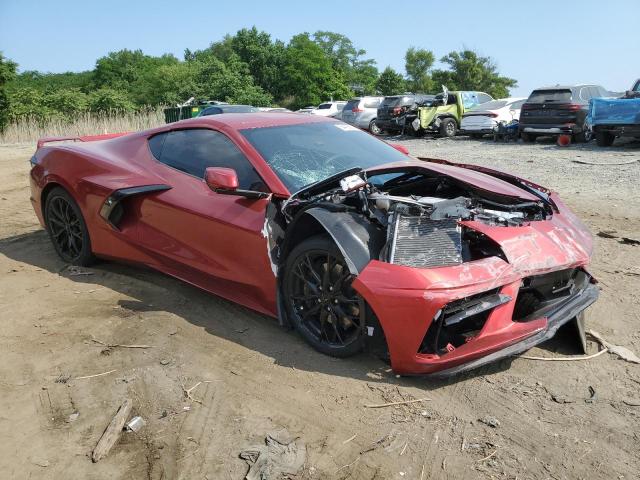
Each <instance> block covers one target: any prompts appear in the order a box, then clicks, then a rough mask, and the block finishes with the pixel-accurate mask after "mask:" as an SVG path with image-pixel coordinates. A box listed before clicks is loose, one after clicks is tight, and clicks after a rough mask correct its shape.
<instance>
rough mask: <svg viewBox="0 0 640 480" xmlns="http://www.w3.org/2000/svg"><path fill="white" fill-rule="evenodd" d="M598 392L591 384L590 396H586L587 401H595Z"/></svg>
mask: <svg viewBox="0 0 640 480" xmlns="http://www.w3.org/2000/svg"><path fill="white" fill-rule="evenodd" d="M596 398H597V394H596V389H595V388H593V387H592V386H591V385H589V398H585V400H584V401H585V403H593V402H595V401H596Z"/></svg>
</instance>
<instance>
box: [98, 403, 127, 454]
mask: <svg viewBox="0 0 640 480" xmlns="http://www.w3.org/2000/svg"><path fill="white" fill-rule="evenodd" d="M132 407H133V403H132V402H131V400H130V399H128V398H127V399H126V400H125V401H124V402H123V403H122V405H120V408H118V411H117V412H116V414H115V416H114V417H113V418H112V419H111V422H110V423H109V425H108V426H107V428H106V429H105V431H104V433H103V434H102V437H100V440H98V444H97V445H96V448H95V449H94V450H93V454H92V455H91V460H92V461H93V463H96V462H99V461H100V460H102V459H103V458H104V457H106V456H107V455H108V454H109V451H111V448H112V447H113V446H114V445H115V444H116V442H117V441H118V438H120V434H121V433H122V427H124V423H125V422H126V421H127V418H129V414H130V413H131V408H132Z"/></svg>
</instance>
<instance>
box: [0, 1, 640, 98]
mask: <svg viewBox="0 0 640 480" xmlns="http://www.w3.org/2000/svg"><path fill="white" fill-rule="evenodd" d="M253 25H255V26H256V27H257V28H258V29H261V30H265V31H267V32H269V33H270V34H271V35H272V37H273V38H277V39H280V40H283V41H285V42H286V41H288V40H289V39H290V38H291V36H292V35H295V34H296V33H300V32H304V31H307V32H311V33H313V32H315V31H316V30H331V31H335V32H339V33H342V34H345V35H347V36H348V37H349V38H351V40H352V41H353V42H354V44H355V45H356V46H357V47H359V48H364V49H365V50H366V51H367V54H368V56H369V57H371V58H374V59H375V60H376V61H377V63H378V67H379V68H380V69H382V68H384V67H386V66H387V65H391V66H392V67H393V68H395V69H396V70H399V71H404V60H403V57H404V52H405V51H406V49H407V48H408V47H410V46H416V47H422V48H427V49H429V50H432V51H433V52H434V53H435V54H436V57H437V58H440V57H442V56H443V55H444V54H446V53H448V52H449V51H451V50H459V49H461V48H463V47H468V48H472V49H475V50H477V51H479V52H480V53H482V54H483V55H488V56H491V57H492V58H493V59H494V60H495V61H496V62H497V64H498V66H499V69H500V72H501V73H502V74H504V75H507V76H510V77H513V78H516V79H517V80H518V84H519V86H518V88H516V89H515V90H514V91H513V92H512V93H513V94H517V95H523V96H526V95H528V93H529V92H530V91H531V90H532V89H533V88H535V87H536V86H541V85H546V84H555V83H597V84H601V85H603V86H604V87H606V88H608V89H610V90H614V91H622V90H626V89H628V88H629V87H630V86H631V83H632V82H633V81H634V80H635V79H636V78H638V77H640V0H609V1H597V0H582V1H562V0H555V1H548V0H543V1H536V2H533V1H519V0H511V1H488V2H474V1H471V0H469V1H445V0H440V1H430V0H429V1H425V0H415V1H404V2H392V1H388V0H386V1H376V0H368V1H349V0H340V1H335V0H322V1H313V2H307V1H303V0H298V1H294V0H286V1H285V0H283V1H277V0H271V1H255V0H232V1H229V0H225V1H214V0H209V1H206V0H202V1H190V0H181V1H176V0H173V1H165V0H153V1H147V0H128V1H123V0H107V1H100V2H98V1H91V0H51V1H44V0H42V1H36V0H0V50H1V51H3V52H4V54H5V56H7V57H9V58H11V59H12V60H14V61H16V62H17V63H18V64H19V68H20V70H40V71H48V72H63V71H80V70H89V69H91V68H93V66H94V63H95V60H96V59H97V58H98V57H100V56H103V55H105V54H106V53H108V52H109V51H113V50H119V49H122V48H128V49H138V48H139V49H142V50H143V51H144V52H145V53H148V54H151V55H159V54H162V53H165V52H170V53H173V54H175V55H176V56H177V57H178V58H182V54H183V52H184V49H185V48H190V49H192V50H194V49H199V48H204V47H207V46H208V45H209V44H210V43H211V42H213V41H216V40H219V39H220V38H222V37H223V36H224V35H225V34H226V33H234V32H236V31H237V30H238V29H240V28H243V27H251V26H253Z"/></svg>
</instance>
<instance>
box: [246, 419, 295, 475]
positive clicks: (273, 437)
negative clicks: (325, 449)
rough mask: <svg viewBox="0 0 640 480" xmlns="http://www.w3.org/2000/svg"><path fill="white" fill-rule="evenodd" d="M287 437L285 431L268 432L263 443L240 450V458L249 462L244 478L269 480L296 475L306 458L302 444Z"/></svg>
mask: <svg viewBox="0 0 640 480" xmlns="http://www.w3.org/2000/svg"><path fill="white" fill-rule="evenodd" d="M285 437H288V433H287V432H286V431H285V432H283V433H280V434H268V435H267V437H266V438H265V444H264V445H256V446H253V447H250V448H248V449H246V450H243V451H242V452H240V458H242V459H243V460H245V461H246V462H247V463H248V464H249V472H247V475H246V476H245V477H244V478H245V480H269V479H277V478H282V477H284V476H291V475H296V474H297V473H298V472H299V471H300V470H301V469H302V467H303V466H304V464H305V461H306V459H307V449H306V447H305V446H304V444H298V442H296V440H297V438H293V439H284V438H285Z"/></svg>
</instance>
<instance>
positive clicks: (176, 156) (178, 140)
mask: <svg viewBox="0 0 640 480" xmlns="http://www.w3.org/2000/svg"><path fill="white" fill-rule="evenodd" d="M161 135H162V136H166V138H165V139H164V144H163V145H162V150H161V153H160V158H159V160H160V161H161V162H162V163H164V164H165V165H168V166H170V167H173V168H175V169H177V170H180V171H182V172H184V173H188V174H189V175H193V176H194V177H198V178H204V171H205V169H206V168H207V167H227V168H233V169H234V170H235V171H236V173H237V174H238V183H239V188H240V189H242V190H260V191H265V190H266V189H267V188H266V185H265V184H264V182H263V181H262V179H261V178H260V176H259V175H258V173H257V172H256V171H255V169H254V168H253V165H251V162H249V160H248V159H247V158H246V157H245V156H244V155H243V153H242V152H241V151H240V150H239V149H238V147H236V146H235V145H234V143H233V142H232V141H231V140H229V139H228V138H227V136H226V135H224V134H222V133H220V132H215V131H213V130H208V129H190V130H173V131H171V132H168V135H167V134H160V135H156V136H155V137H152V138H151V139H149V148H150V149H151V152H152V153H154V149H156V148H157V144H159V143H160V142H161V141H162V140H156V138H157V137H159V136H161ZM154 156H155V157H156V158H158V157H157V156H156V154H155V153H154Z"/></svg>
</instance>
